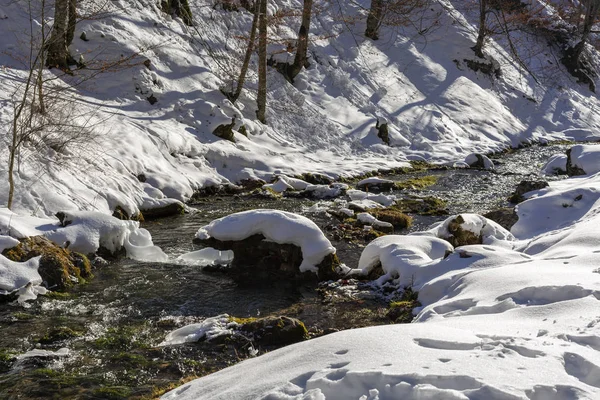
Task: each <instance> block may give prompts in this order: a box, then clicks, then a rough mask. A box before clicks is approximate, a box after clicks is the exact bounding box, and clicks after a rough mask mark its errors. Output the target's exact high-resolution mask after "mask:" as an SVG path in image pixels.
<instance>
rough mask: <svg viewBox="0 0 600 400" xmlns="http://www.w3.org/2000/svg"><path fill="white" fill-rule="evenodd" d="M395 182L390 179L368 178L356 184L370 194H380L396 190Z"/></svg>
mask: <svg viewBox="0 0 600 400" xmlns="http://www.w3.org/2000/svg"><path fill="white" fill-rule="evenodd" d="M395 184H396V183H395V182H394V181H391V180H389V179H381V178H376V177H373V178H367V179H363V180H362V181H360V182H358V183H357V184H356V187H357V188H358V189H360V190H365V191H368V192H373V193H379V192H389V191H390V190H392V189H394V188H395Z"/></svg>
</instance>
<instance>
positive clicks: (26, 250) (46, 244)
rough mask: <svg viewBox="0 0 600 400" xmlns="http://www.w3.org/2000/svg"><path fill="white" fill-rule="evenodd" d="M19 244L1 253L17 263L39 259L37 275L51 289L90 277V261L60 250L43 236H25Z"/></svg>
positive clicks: (60, 287) (60, 248)
mask: <svg viewBox="0 0 600 400" xmlns="http://www.w3.org/2000/svg"><path fill="white" fill-rule="evenodd" d="M20 242H21V243H19V244H18V245H17V246H15V247H13V248H10V249H6V250H4V251H3V252H2V255H4V256H5V257H6V258H8V259H9V260H12V261H17V262H24V261H27V260H29V259H30V258H32V257H37V256H42V258H41V260H40V268H39V270H38V272H39V274H40V276H41V277H42V279H43V280H44V282H46V286H47V287H48V288H49V289H50V290H58V291H60V290H65V289H66V288H68V287H70V286H72V285H73V284H74V283H81V282H85V280H87V279H90V278H92V277H93V275H92V270H91V264H90V261H89V260H88V258H87V257H86V256H85V255H83V254H80V253H76V252H72V251H69V250H68V249H63V248H62V247H59V246H58V245H56V244H55V243H53V242H51V241H50V240H48V239H46V238H45V237H43V236H32V237H28V238H25V239H21V241H20Z"/></svg>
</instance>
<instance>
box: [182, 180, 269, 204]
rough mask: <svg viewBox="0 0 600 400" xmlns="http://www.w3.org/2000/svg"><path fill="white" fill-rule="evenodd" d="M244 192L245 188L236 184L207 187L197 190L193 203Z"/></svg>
mask: <svg viewBox="0 0 600 400" xmlns="http://www.w3.org/2000/svg"><path fill="white" fill-rule="evenodd" d="M263 184H264V183H263ZM261 186H262V185H261ZM243 191H244V188H242V187H240V186H237V185H234V184H231V183H226V184H223V185H213V186H206V187H203V188H202V189H199V190H197V191H196V192H195V193H194V194H193V195H192V202H193V201H195V200H198V199H203V198H206V197H210V196H233V195H236V194H240V193H242V192H243Z"/></svg>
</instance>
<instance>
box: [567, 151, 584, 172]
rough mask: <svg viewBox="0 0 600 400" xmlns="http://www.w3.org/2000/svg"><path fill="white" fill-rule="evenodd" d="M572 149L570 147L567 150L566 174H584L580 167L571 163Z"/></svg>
mask: <svg viewBox="0 0 600 400" xmlns="http://www.w3.org/2000/svg"><path fill="white" fill-rule="evenodd" d="M572 150H573V148H570V149H569V150H567V175H569V176H579V175H585V174H586V172H585V171H584V170H583V168H580V167H578V166H577V165H574V164H573V160H572V159H571V152H572Z"/></svg>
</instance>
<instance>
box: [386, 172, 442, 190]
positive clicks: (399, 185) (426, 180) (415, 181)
mask: <svg viewBox="0 0 600 400" xmlns="http://www.w3.org/2000/svg"><path fill="white" fill-rule="evenodd" d="M437 180H438V177H437V176H435V175H426V176H421V177H418V178H411V179H407V180H405V181H401V182H396V189H399V190H408V189H412V190H421V189H425V188H426V187H429V186H432V185H435V184H436V182H437Z"/></svg>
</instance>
